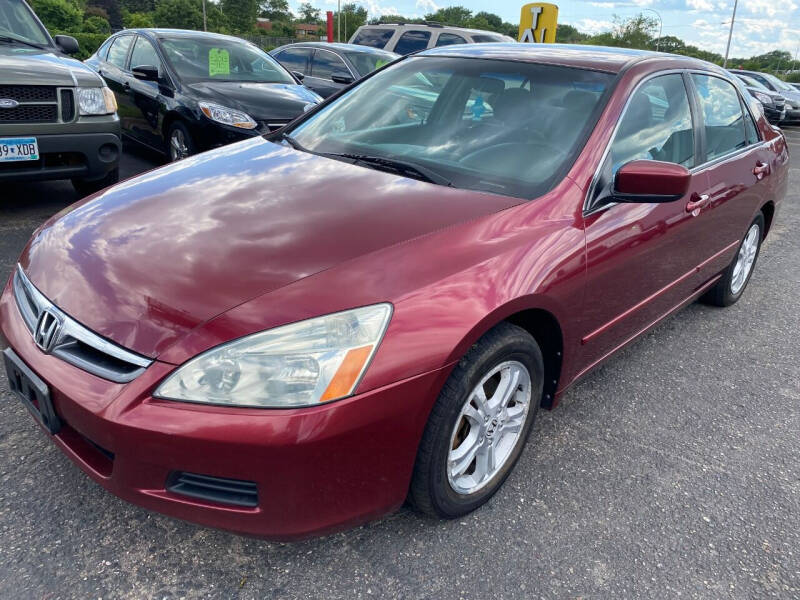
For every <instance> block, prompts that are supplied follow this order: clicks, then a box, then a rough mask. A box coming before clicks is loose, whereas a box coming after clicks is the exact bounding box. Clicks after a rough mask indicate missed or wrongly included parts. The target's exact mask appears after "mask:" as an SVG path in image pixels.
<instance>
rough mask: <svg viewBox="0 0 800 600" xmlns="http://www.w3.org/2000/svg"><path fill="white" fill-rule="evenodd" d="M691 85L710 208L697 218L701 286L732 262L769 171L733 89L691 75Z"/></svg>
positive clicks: (717, 80)
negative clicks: (703, 253) (702, 255)
mask: <svg viewBox="0 0 800 600" xmlns="http://www.w3.org/2000/svg"><path fill="white" fill-rule="evenodd" d="M691 81H692V85H693V88H694V92H695V95H696V98H697V103H698V106H699V108H700V110H699V117H700V124H701V130H702V131H701V134H702V136H703V139H704V148H705V153H704V154H705V156H704V163H703V165H702V166H701V167H700V168H699V169H698V171H702V172H703V173H705V175H706V176H707V177H708V180H709V189H708V193H707V194H708V203H707V204H706V205H705V206H704V207H703V208H701V209H700V214H699V215H698V221H699V224H700V225H701V226H702V229H703V236H702V243H703V244H704V245H706V246H707V253H708V255H709V259H708V260H707V261H706V262H705V263H704V264H703V265H701V267H700V269H699V273H698V279H699V281H698V283H702V282H704V281H707V280H708V279H710V278H711V277H714V276H716V275H717V274H718V273H719V272H720V271H722V270H723V269H724V268H725V267H726V266H727V265H728V264H729V263H730V262H731V260H732V259H733V256H734V254H735V252H736V248H737V246H738V245H739V242H740V241H741V239H742V237H743V236H744V234H745V232H746V231H747V229H748V227H749V225H750V220H751V219H752V218H753V215H754V214H755V212H756V211H757V210H758V209H759V208H760V207H761V205H762V204H763V203H764V202H766V200H767V198H766V197H765V195H766V187H767V183H768V182H767V180H768V178H769V177H770V170H771V169H770V164H769V161H770V157H769V152H768V148H767V147H766V146H765V145H764V144H762V143H761V140H760V139H759V136H758V132H757V130H756V127H755V123H754V121H753V117H752V115H751V114H750V111H749V109H748V108H747V105H746V104H745V102H744V100H743V98H742V97H741V96H740V94H739V91H738V90H737V89H736V87H735V86H734V85H733V84H732V83H730V82H729V81H727V80H726V79H724V78H722V77H718V76H716V75H713V74H710V73H692V75H691Z"/></svg>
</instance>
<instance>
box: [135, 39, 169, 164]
mask: <svg viewBox="0 0 800 600" xmlns="http://www.w3.org/2000/svg"><path fill="white" fill-rule="evenodd" d="M145 66H146V67H156V68H157V69H158V73H159V76H160V77H162V78H163V77H166V73H165V70H164V66H163V65H162V63H161V59H160V58H159V56H158V53H157V52H156V49H155V47H154V46H153V44H152V43H151V42H150V41H149V40H148V39H146V38H144V37H142V36H137V38H136V42H135V43H134V46H133V50H132V51H131V59H130V70H131V71H132V70H133V68H134V67H145ZM126 92H127V96H126V98H125V103H126V108H127V110H129V111H130V113H129V115H128V124H127V128H128V133H129V135H130V136H131V137H133V138H135V139H137V140H139V141H140V142H143V143H145V144H147V145H149V146H152V147H153V148H158V149H161V148H164V144H165V140H164V138H163V136H162V131H161V107H162V105H163V104H164V102H163V99H162V94H161V84H160V82H158V81H142V80H140V79H136V78H135V77H133V75H132V74H131V75H130V78H129V81H128V89H127V90H126Z"/></svg>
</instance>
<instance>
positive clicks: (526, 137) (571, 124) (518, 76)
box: [289, 57, 614, 198]
mask: <svg viewBox="0 0 800 600" xmlns="http://www.w3.org/2000/svg"><path fill="white" fill-rule="evenodd" d="M613 79H614V76H613V75H610V74H608V73H599V72H597V71H588V70H583V69H574V68H568V67H557V66H549V65H540V64H534V63H525V62H512V61H500V60H489V59H466V58H454V57H413V58H410V59H406V60H402V61H400V62H399V63H397V64H395V65H392V66H390V67H388V68H387V69H385V70H383V71H381V72H380V73H377V74H376V75H374V76H373V77H371V78H369V79H367V80H365V81H364V82H363V83H362V84H360V85H357V86H356V87H355V88H353V89H352V90H350V91H349V92H347V93H345V94H344V95H342V96H341V97H339V98H338V99H337V100H335V101H334V102H332V103H331V104H329V105H328V106H326V107H324V108H323V109H321V110H320V111H319V112H317V113H315V114H314V115H311V116H310V117H309V118H308V119H307V120H306V121H304V122H302V123H300V124H299V125H297V126H296V127H295V128H294V130H292V131H290V132H289V133H290V135H291V136H292V137H293V138H294V141H295V142H296V143H297V144H299V145H300V146H301V147H303V148H304V149H308V150H311V151H313V152H319V153H323V154H324V153H333V154H351V155H353V154H356V155H368V156H370V157H381V158H386V159H391V160H395V161H403V162H405V163H410V164H412V165H419V166H421V167H423V168H424V169H425V170H426V171H428V172H432V173H435V174H436V175H437V176H438V178H440V179H441V180H444V181H447V182H450V183H451V184H452V185H453V186H455V187H459V188H468V189H474V190H483V191H489V192H495V193H498V194H505V195H508V196H516V197H520V198H534V197H536V196H539V195H541V194H543V193H544V192H546V191H547V190H548V189H549V188H550V187H552V185H553V184H554V183H555V182H556V181H558V180H559V179H561V178H562V177H563V175H564V174H565V173H566V169H567V168H569V166H571V164H572V161H573V160H574V159H575V156H576V155H577V153H578V151H579V150H580V149H581V147H582V146H583V144H584V142H585V140H586V137H587V136H588V133H589V131H591V128H592V127H593V126H594V124H595V122H596V121H597V117H598V114H599V111H600V109H601V108H602V105H603V104H604V93H605V92H606V91H607V90H608V89H609V87H610V85H611V83H612V81H613ZM429 179H430V178H429Z"/></svg>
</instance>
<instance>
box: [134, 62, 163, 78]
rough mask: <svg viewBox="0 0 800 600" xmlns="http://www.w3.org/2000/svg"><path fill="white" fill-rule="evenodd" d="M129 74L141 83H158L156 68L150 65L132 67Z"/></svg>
mask: <svg viewBox="0 0 800 600" xmlns="http://www.w3.org/2000/svg"><path fill="white" fill-rule="evenodd" d="M131 73H133V76H134V77H135V78H136V79H141V80H142V81H158V67H154V66H152V65H140V66H138V67H133V68H132V69H131Z"/></svg>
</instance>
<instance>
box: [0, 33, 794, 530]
mask: <svg viewBox="0 0 800 600" xmlns="http://www.w3.org/2000/svg"><path fill="white" fill-rule="evenodd" d="M787 177H788V150H787V144H786V141H785V139H784V137H783V135H782V134H781V133H780V131H779V130H778V129H775V128H773V127H772V126H770V125H769V124H768V123H767V121H766V119H765V118H764V116H763V114H762V112H761V109H760V108H759V106H758V104H757V103H755V102H754V101H753V100H752V99H751V98H750V96H749V95H748V94H747V93H746V92H745V91H744V90H743V89H742V88H741V87H740V84H739V83H738V81H737V80H736V79H735V78H733V77H732V76H730V75H729V74H728V73H726V72H725V71H723V70H721V69H719V68H717V67H715V66H713V65H710V64H708V63H705V62H701V61H698V60H694V59H690V58H685V57H678V56H670V55H665V54H654V53H648V52H639V51H628V50H620V49H608V48H594V47H587V46H580V47H569V46H557V45H523V44H498V45H490V44H481V45H469V46H449V47H445V48H438V49H434V50H430V51H426V52H422V53H420V54H416V55H413V56H409V57H406V58H404V59H402V60H400V61H398V62H395V63H392V64H391V65H389V66H387V67H386V68H384V69H382V70H379V71H378V72H376V73H374V74H373V75H371V76H369V77H367V78H365V79H364V80H362V81H360V82H359V83H358V84H356V85H355V86H353V87H350V88H348V89H347V90H344V91H343V92H342V93H340V94H338V95H336V96H334V97H332V98H331V99H330V100H328V101H327V102H325V103H323V104H321V105H319V106H318V107H316V108H314V109H313V110H311V111H309V112H308V113H307V114H305V115H303V116H302V117H300V118H299V119H298V120H297V121H295V122H293V123H292V124H291V125H289V126H287V127H286V128H284V130H283V131H281V132H279V133H278V134H277V135H273V136H272V137H271V138H269V139H262V138H256V139H253V140H248V141H245V142H241V143H239V144H235V145H232V146H227V147H224V148H221V149H218V150H214V151H211V152H207V153H205V154H201V155H197V156H194V157H191V158H188V159H186V160H183V161H181V162H179V163H176V164H174V165H170V166H166V167H164V168H161V169H157V170H154V171H151V172H148V173H145V174H143V175H141V176H139V177H136V178H134V179H131V180H128V181H126V182H123V183H120V184H119V185H116V186H114V187H111V188H109V189H107V190H105V191H103V192H101V193H99V194H97V195H95V196H93V197H91V198H88V199H86V200H84V201H83V202H80V203H78V204H76V205H75V206H72V207H70V208H69V209H67V210H65V211H63V212H62V213H60V214H58V215H56V216H55V217H53V218H52V219H50V220H49V221H48V222H47V223H45V224H44V225H43V226H42V227H41V228H40V229H39V230H38V231H37V232H36V233H35V234H34V235H33V237H32V239H31V241H30V242H29V244H28V245H27V247H26V248H25V250H24V252H23V253H22V256H21V258H20V259H19V265H18V267H17V268H16V269H15V270H14V273H13V274H12V276H11V278H10V280H9V282H8V283H7V285H6V287H5V290H4V292H3V295H2V300H1V301H0V331H1V332H2V336H0V341H4V342H5V343H4V344H3V346H7V349H6V350H4V362H5V365H6V369H7V371H8V379H9V384H10V387H11V390H12V391H14V392H15V396H17V397H19V399H20V400H21V401H22V402H24V403H25V404H26V405H27V406H28V408H29V409H30V410H31V412H32V413H33V415H34V417H35V418H36V419H37V420H38V421H39V422H40V423H41V425H42V427H43V428H44V430H45V431H47V432H48V434H49V435H50V436H51V437H52V440H53V441H54V443H55V444H56V445H57V446H58V447H59V448H61V450H63V451H64V452H65V453H66V454H67V455H68V456H69V457H70V458H71V459H72V460H73V461H74V462H75V463H77V464H78V465H79V466H80V467H81V468H82V469H83V470H84V471H85V472H86V473H87V474H88V475H89V476H90V477H91V478H93V479H94V480H95V481H97V482H98V483H100V484H101V485H102V486H103V487H105V488H106V489H108V490H109V491H111V492H113V493H114V494H117V495H119V496H120V497H122V498H124V499H126V500H129V501H131V502H134V503H136V504H139V505H142V506H145V507H148V508H150V509H153V510H156V511H160V512H163V513H166V514H169V515H172V516H175V517H178V518H181V519H186V520H190V521H195V522H197V523H202V524H205V525H209V526H213V527H219V528H224V529H229V530H233V531H237V532H242V533H247V534H253V535H260V536H267V537H272V538H280V539H288V538H297V537H302V536H307V535H311V534H318V533H322V532H326V531H331V530H334V529H337V528H342V527H345V526H348V525H352V524H355V523H359V522H363V521H365V520H367V519H371V518H374V517H377V516H379V515H381V514H384V513H386V512H388V511H391V510H393V509H395V508H397V507H398V506H400V505H401V504H402V503H403V502H404V501H405V500H406V499H407V498H408V499H409V500H410V502H411V503H412V504H413V505H414V506H415V507H417V508H418V509H419V510H420V511H422V512H424V513H429V514H432V515H437V516H440V517H444V518H452V517H458V516H461V515H464V514H465V513H467V512H469V511H471V510H473V509H475V508H476V507H478V506H480V505H481V504H483V503H484V502H486V501H487V500H488V499H489V498H490V497H491V496H492V494H494V493H495V492H496V491H497V489H498V488H499V487H500V486H501V485H502V483H503V481H504V480H505V478H506V477H507V476H508V474H509V472H510V471H511V469H512V468H513V467H514V464H515V463H516V461H517V459H518V458H519V456H520V453H521V452H522V449H523V446H524V444H525V442H526V439H527V437H528V434H529V432H530V431H531V428H532V425H533V422H534V419H535V417H536V413H537V410H538V408H539V407H540V406H544V407H546V408H551V407H554V406H555V405H556V404H557V403H558V399H559V397H560V396H561V395H562V394H563V393H564V391H565V390H566V389H568V388H569V386H570V385H571V384H572V383H574V382H575V381H576V380H577V379H578V378H579V377H581V376H582V375H584V374H585V373H587V372H588V371H589V370H590V369H592V368H593V367H595V366H596V365H597V364H599V363H600V362H601V361H603V360H604V359H605V358H607V357H608V356H609V355H611V354H612V353H614V352H615V351H616V350H618V349H620V348H621V347H622V346H624V345H625V344H626V343H628V342H630V341H631V340H633V339H634V338H636V337H637V336H638V335H640V334H642V333H643V332H645V331H647V330H648V329H649V328H651V327H653V326H654V325H655V324H656V323H658V322H659V321H660V320H661V319H663V318H664V317H666V316H667V315H669V314H670V313H672V312H674V311H676V310H678V309H679V308H681V307H682V306H684V305H686V304H687V303H689V302H692V301H693V300H695V299H697V298H702V299H704V300H705V301H707V302H709V303H711V304H714V305H718V306H727V305H730V304H732V303H734V302H736V301H737V300H738V299H739V298H740V297H741V295H742V293H743V291H744V289H745V287H746V285H747V283H748V280H749V278H750V275H751V274H752V271H753V268H754V265H755V262H756V258H757V257H758V252H759V247H760V245H761V242H762V240H763V239H764V237H765V236H766V235H768V234H769V230H770V226H771V224H772V223H773V220H774V218H775V214H776V211H777V210H778V208H779V205H780V201H781V199H782V197H783V196H784V194H785V192H786V187H787Z"/></svg>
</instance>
